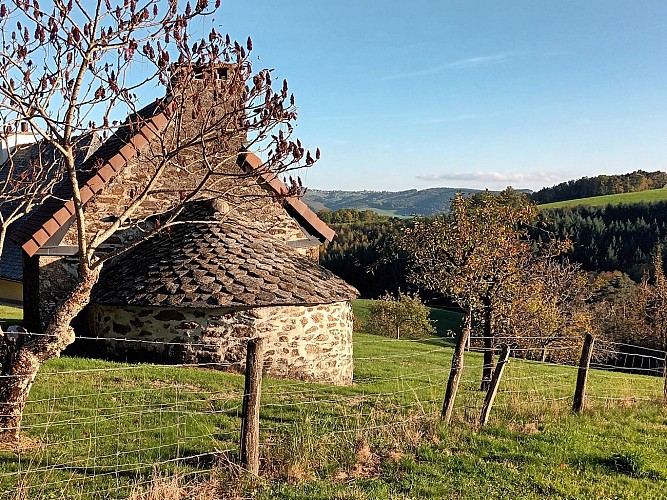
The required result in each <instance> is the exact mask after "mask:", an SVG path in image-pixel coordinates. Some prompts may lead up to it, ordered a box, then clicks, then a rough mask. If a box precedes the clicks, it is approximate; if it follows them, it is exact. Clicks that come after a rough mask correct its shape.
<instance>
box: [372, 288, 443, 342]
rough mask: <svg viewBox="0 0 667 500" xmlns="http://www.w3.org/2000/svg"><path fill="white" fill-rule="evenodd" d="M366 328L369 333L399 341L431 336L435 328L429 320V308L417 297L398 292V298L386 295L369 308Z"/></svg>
mask: <svg viewBox="0 0 667 500" xmlns="http://www.w3.org/2000/svg"><path fill="white" fill-rule="evenodd" d="M366 328H367V330H368V332H369V333H373V334H375V335H386V336H390V337H396V338H397V339H399V338H400V337H401V335H403V336H404V337H424V336H428V335H433V333H435V328H434V327H433V324H432V320H431V319H429V308H428V307H426V306H425V305H424V303H423V302H422V301H421V299H420V298H419V295H417V294H414V295H409V294H407V293H401V292H400V291H399V292H398V297H393V296H392V295H390V294H386V295H385V296H384V297H381V298H380V299H379V300H376V301H374V302H373V303H372V304H371V305H370V306H369V317H368V323H367V325H366Z"/></svg>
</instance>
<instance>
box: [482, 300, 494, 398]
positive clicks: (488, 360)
mask: <svg viewBox="0 0 667 500" xmlns="http://www.w3.org/2000/svg"><path fill="white" fill-rule="evenodd" d="M493 363H494V358H493V337H492V336H491V299H490V298H488V297H484V368H483V369H482V383H481V385H480V387H479V389H480V390H481V391H486V390H488V389H489V384H490V383H491V377H492V376H493Z"/></svg>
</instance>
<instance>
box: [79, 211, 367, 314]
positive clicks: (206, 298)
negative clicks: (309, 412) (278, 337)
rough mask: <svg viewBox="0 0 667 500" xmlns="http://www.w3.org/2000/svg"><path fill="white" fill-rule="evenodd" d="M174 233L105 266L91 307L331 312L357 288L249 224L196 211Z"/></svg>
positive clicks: (353, 295) (163, 235) (93, 295)
mask: <svg viewBox="0 0 667 500" xmlns="http://www.w3.org/2000/svg"><path fill="white" fill-rule="evenodd" d="M180 218H181V219H182V220H184V221H185V220H192V221H213V222H212V223H202V222H188V223H183V224H178V225H175V226H172V227H171V231H170V232H169V233H167V232H162V233H161V234H160V235H158V236H154V237H152V238H149V239H147V240H146V241H143V242H142V243H140V244H139V245H137V246H136V247H134V248H132V249H131V250H129V251H127V252H125V253H124V254H121V255H120V256H119V257H117V258H116V259H114V260H113V262H112V263H111V264H109V265H107V266H105V268H104V270H103V271H102V274H101V276H100V280H99V282H98V283H97V285H95V287H94V288H93V292H92V295H91V301H92V302H94V303H97V304H107V305H135V306H157V307H194V308H217V307H255V306H269V305H297V304H327V303H332V302H339V301H343V300H349V299H351V298H354V297H356V296H357V295H358V292H357V290H356V289H355V288H353V287H351V286H350V285H348V284H347V283H345V282H344V281H343V280H341V279H340V278H338V277H336V276H335V275H334V274H333V273H331V272H330V271H328V270H327V269H325V268H323V267H322V266H320V265H318V264H317V263H315V262H313V261H312V260H311V259H309V258H307V257H305V256H303V255H300V254H299V253H297V252H296V251H295V250H294V249H292V248H290V247H288V246H287V245H286V244H285V243H284V242H281V241H279V240H277V239H274V238H272V237H271V236H269V235H267V234H265V233H263V232H261V231H259V230H257V229H255V228H253V227H252V226H251V224H250V223H248V222H247V221H245V222H244V221H240V220H233V219H231V218H230V217H229V216H228V215H225V216H221V215H220V214H219V213H217V212H216V211H215V210H214V208H213V205H212V203H211V202H195V203H192V204H191V205H190V206H189V207H188V208H187V210H186V211H184V213H183V215H182V216H181V217H180Z"/></svg>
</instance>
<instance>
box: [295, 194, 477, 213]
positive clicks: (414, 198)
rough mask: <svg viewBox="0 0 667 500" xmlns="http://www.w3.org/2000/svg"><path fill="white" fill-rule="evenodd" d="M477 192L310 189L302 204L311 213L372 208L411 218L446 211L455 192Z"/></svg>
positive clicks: (376, 210) (379, 211)
mask: <svg viewBox="0 0 667 500" xmlns="http://www.w3.org/2000/svg"><path fill="white" fill-rule="evenodd" d="M480 191H481V190H479V189H467V188H449V187H440V188H431V189H422V190H417V189H410V190H407V191H323V190H319V189H309V190H308V191H306V194H305V195H304V197H303V201H304V202H305V203H307V204H308V206H310V207H311V208H312V209H313V210H315V211H316V212H319V211H320V210H323V209H325V208H326V209H329V210H332V211H333V210H338V209H341V208H353V209H356V210H367V209H371V210H373V211H375V212H377V213H378V214H380V215H389V216H410V215H422V216H426V215H434V214H438V213H443V212H448V211H449V204H450V202H451V200H452V198H454V195H455V194H456V193H459V192H460V193H463V194H464V195H466V196H468V195H471V194H474V193H478V192H480Z"/></svg>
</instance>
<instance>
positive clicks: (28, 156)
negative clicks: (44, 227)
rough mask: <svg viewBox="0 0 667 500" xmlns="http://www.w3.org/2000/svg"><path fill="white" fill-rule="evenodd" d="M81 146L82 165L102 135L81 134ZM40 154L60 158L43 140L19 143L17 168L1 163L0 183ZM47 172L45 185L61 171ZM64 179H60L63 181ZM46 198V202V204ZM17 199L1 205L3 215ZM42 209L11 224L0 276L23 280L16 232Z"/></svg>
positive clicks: (50, 161)
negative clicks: (25, 143) (21, 144)
mask: <svg viewBox="0 0 667 500" xmlns="http://www.w3.org/2000/svg"><path fill="white" fill-rule="evenodd" d="M79 146H80V148H79V149H78V154H77V158H76V160H75V161H76V164H77V165H79V166H81V165H82V164H83V163H84V162H85V160H86V158H87V157H88V156H89V155H90V154H92V153H93V152H94V151H95V149H96V148H97V147H99V138H98V137H97V136H96V134H89V135H87V136H85V137H82V138H81V140H80V141H79ZM38 156H41V158H40V161H41V162H42V163H43V164H45V165H51V166H53V165H54V163H55V162H56V161H57V160H58V158H59V153H58V152H57V151H56V149H55V148H54V147H53V146H52V145H45V144H44V143H43V142H36V143H32V144H27V145H23V146H19V148H18V149H17V150H16V151H15V153H14V154H13V156H12V162H13V165H14V168H13V169H11V168H9V163H5V164H4V165H2V166H0V186H1V185H4V183H5V181H6V180H7V179H8V177H9V176H10V175H11V176H13V178H16V177H18V176H19V175H21V173H22V172H24V171H26V169H28V167H29V166H30V164H31V162H33V161H35V159H36V158H37V157H38ZM46 173H47V176H46V178H45V179H44V185H45V186H48V184H49V183H52V182H53V180H54V179H55V178H56V177H55V176H60V174H61V172H60V171H59V170H58V169H57V168H52V169H48V168H47V170H46ZM62 182H64V181H61V183H62ZM59 189H60V188H59V186H54V189H53V191H54V193H55V192H56V191H58V190H59ZM46 203H47V202H45V203H44V204H46ZM17 204H18V202H13V203H5V204H2V205H1V206H0V211H2V214H3V215H5V216H6V215H8V214H9V213H11V212H12V210H14V209H15V208H16V206H17ZM39 210H41V205H40V206H38V207H35V208H34V209H33V210H32V211H31V212H30V213H29V214H27V215H25V216H24V218H23V219H22V220H21V221H20V222H17V223H15V224H13V225H11V226H10V227H9V230H8V233H7V237H6V239H5V243H4V247H3V248H2V256H1V257H0V279H7V280H12V281H22V280H23V260H22V257H21V247H20V245H18V244H17V243H15V239H16V238H17V237H18V235H17V233H18V232H19V231H20V227H21V226H22V225H23V224H26V223H28V221H29V220H30V219H31V217H32V216H33V215H34V214H35V213H37V212H38V211H39Z"/></svg>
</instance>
